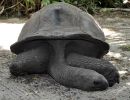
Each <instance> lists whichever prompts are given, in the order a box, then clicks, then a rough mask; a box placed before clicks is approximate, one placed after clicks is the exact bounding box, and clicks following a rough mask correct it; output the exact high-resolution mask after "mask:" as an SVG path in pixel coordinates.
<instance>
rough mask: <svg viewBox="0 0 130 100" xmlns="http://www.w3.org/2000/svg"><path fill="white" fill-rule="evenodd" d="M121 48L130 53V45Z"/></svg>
mask: <svg viewBox="0 0 130 100" xmlns="http://www.w3.org/2000/svg"><path fill="white" fill-rule="evenodd" d="M119 48H120V49H122V50H123V51H130V45H123V46H121V47H119Z"/></svg>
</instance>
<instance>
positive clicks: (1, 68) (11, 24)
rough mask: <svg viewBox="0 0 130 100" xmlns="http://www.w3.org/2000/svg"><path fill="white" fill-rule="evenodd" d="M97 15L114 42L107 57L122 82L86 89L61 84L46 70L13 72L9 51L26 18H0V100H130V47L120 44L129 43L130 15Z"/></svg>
mask: <svg viewBox="0 0 130 100" xmlns="http://www.w3.org/2000/svg"><path fill="white" fill-rule="evenodd" d="M95 18H96V19H97V20H98V22H99V23H100V24H101V26H102V27H103V30H104V32H105V35H106V39H107V42H108V43H109V44H110V46H111V48H110V52H109V53H108V54H107V55H106V56H105V57H104V58H105V59H107V60H109V61H110V62H112V63H113V64H114V65H115V66H116V67H117V68H118V70H119V72H120V75H121V78H120V79H121V82H120V84H116V85H114V86H113V87H110V88H108V89H107V90H105V91H96V92H86V91H81V90H78V89H72V88H67V87H64V86H61V85H60V84H58V83H56V82H55V81H54V80H53V79H52V78H51V77H49V76H48V75H44V74H43V75H30V76H24V77H14V76H11V75H10V73H9V69H8V67H9V64H10V61H11V59H13V58H14V57H15V55H13V54H12V53H11V52H10V51H9V46H10V45H11V44H12V43H14V42H15V41H16V40H17V37H18V34H19V32H20V30H21V28H22V26H23V24H24V23H23V22H24V21H21V20H19V19H9V20H0V47H1V49H0V100H130V51H123V50H122V49H121V48H120V47H121V46H122V45H130V18H119V17H112V18H111V17H99V16H95ZM7 22H8V23H7Z"/></svg>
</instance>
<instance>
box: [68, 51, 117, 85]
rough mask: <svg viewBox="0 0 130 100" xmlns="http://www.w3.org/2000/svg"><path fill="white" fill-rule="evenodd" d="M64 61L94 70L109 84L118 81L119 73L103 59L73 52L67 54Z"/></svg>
mask: <svg viewBox="0 0 130 100" xmlns="http://www.w3.org/2000/svg"><path fill="white" fill-rule="evenodd" d="M66 63H67V64H68V65H70V66H74V67H78V68H85V69H91V70H95V71H96V72H98V73H100V74H102V75H103V76H104V77H105V78H106V79H107V81H108V82H109V86H113V85H114V84H115V83H119V73H118V71H117V69H116V68H115V67H114V66H113V65H112V64H111V63H110V62H108V61H106V60H104V59H97V58H92V57H87V56H83V55H80V54H76V53H73V54H69V55H68V57H67V58H66Z"/></svg>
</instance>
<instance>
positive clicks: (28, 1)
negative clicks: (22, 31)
mask: <svg viewBox="0 0 130 100" xmlns="http://www.w3.org/2000/svg"><path fill="white" fill-rule="evenodd" d="M61 1H64V2H66V3H70V4H73V5H75V6H78V7H80V8H81V9H83V10H88V12H90V13H94V12H95V9H96V8H100V7H122V0H1V1H0V15H4V16H6V17H8V16H18V17H21V16H28V15H30V14H31V13H33V12H35V11H37V10H39V9H40V8H42V7H44V6H46V5H48V4H51V3H53V2H61Z"/></svg>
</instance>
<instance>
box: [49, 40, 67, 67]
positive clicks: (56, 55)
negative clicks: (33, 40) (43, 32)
mask: <svg viewBox="0 0 130 100" xmlns="http://www.w3.org/2000/svg"><path fill="white" fill-rule="evenodd" d="M67 42H69V40H50V41H49V43H50V44H51V45H52V48H53V54H52V56H51V61H50V67H52V66H55V65H58V66H59V65H60V66H61V67H62V65H63V64H65V46H66V44H67ZM55 67H57V66H55Z"/></svg>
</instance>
